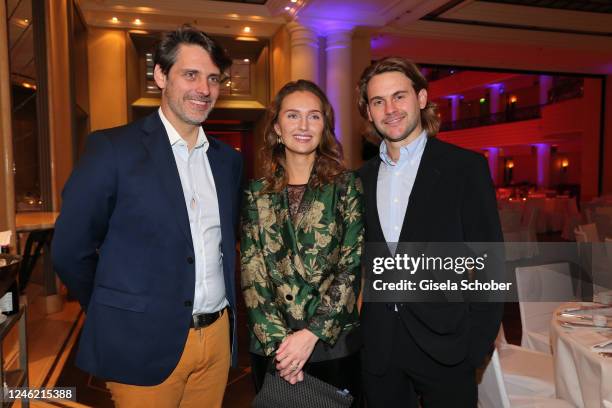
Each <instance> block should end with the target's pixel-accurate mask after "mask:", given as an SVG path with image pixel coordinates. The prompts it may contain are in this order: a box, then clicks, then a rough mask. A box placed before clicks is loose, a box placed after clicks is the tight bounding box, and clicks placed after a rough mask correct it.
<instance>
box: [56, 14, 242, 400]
mask: <svg viewBox="0 0 612 408" xmlns="http://www.w3.org/2000/svg"><path fill="white" fill-rule="evenodd" d="M154 59H155V61H154V62H155V71H154V78H155V81H156V83H157V85H158V86H159V88H160V89H161V91H162V96H161V106H160V109H159V110H158V111H156V112H155V113H153V114H151V115H149V116H147V117H146V118H144V119H142V120H139V121H136V122H133V123H130V124H128V125H126V126H122V127H118V128H114V129H107V130H102V131H98V132H95V133H93V134H92V135H91V136H90V137H89V139H88V142H87V147H86V149H85V153H84V155H83V157H82V159H81V160H80V162H79V164H78V166H77V167H76V168H75V169H74V171H73V173H72V175H71V177H70V179H69V180H68V182H67V184H66V186H65V188H64V192H63V207H62V211H61V214H60V216H59V218H58V220H57V223H56V230H55V236H54V239H53V247H52V255H53V261H54V266H55V268H56V271H57V273H58V274H59V276H60V278H61V279H62V281H63V282H64V283H65V284H66V286H67V287H68V289H69V291H70V292H71V293H72V294H73V295H75V296H76V297H77V299H78V300H79V302H80V304H81V306H82V307H83V309H84V310H85V311H86V320H85V325H84V327H83V332H82V335H81V341H80V345H79V352H78V355H77V365H78V366H79V367H81V368H82V369H84V370H85V371H88V372H90V373H91V374H93V375H96V376H98V377H101V378H105V379H107V380H108V383H107V384H108V386H109V388H110V390H111V393H112V395H113V399H114V401H115V403H116V405H117V406H120V407H121V406H125V407H130V408H132V407H139V406H143V407H145V406H146V407H149V406H153V405H154V406H162V407H165V406H178V405H179V404H180V405H181V406H182V407H187V406H193V407H203V406H205V407H220V406H221V403H222V400H223V393H224V390H225V385H226V382H227V376H228V371H229V366H230V360H231V358H230V354H231V353H232V350H233V356H232V357H234V358H235V351H236V349H235V347H231V345H235V344H236V341H235V336H232V335H231V334H230V325H231V323H230V322H232V323H233V318H232V317H233V316H234V315H235V314H234V310H235V305H236V303H235V299H236V298H235V288H234V268H235V257H234V255H235V240H236V237H235V230H236V224H237V219H238V206H239V193H240V184H241V183H240V182H241V175H242V159H241V156H240V155H239V154H238V153H237V152H236V151H234V150H233V149H232V148H231V147H229V146H227V145H225V144H223V143H221V142H219V141H216V140H214V139H212V138H207V137H206V135H205V134H204V131H203V130H202V127H201V123H202V122H204V121H205V119H206V117H207V116H208V113H209V112H210V111H211V110H212V108H213V105H214V103H215V101H216V99H217V97H218V95H219V89H220V86H221V82H222V80H223V78H224V75H225V72H227V70H228V68H229V67H230V65H231V60H230V59H229V58H228V56H227V55H226V54H225V52H224V50H223V49H222V48H221V47H220V45H219V44H217V43H216V42H215V41H213V40H212V39H211V38H209V37H208V36H207V35H206V34H204V33H202V32H201V31H199V30H196V29H194V28H191V27H188V26H184V27H182V28H180V29H177V30H176V31H173V32H169V33H166V34H165V36H164V37H163V39H162V41H161V42H160V44H159V46H158V48H157V50H156V52H155V57H154ZM232 332H233V333H235V330H232Z"/></svg>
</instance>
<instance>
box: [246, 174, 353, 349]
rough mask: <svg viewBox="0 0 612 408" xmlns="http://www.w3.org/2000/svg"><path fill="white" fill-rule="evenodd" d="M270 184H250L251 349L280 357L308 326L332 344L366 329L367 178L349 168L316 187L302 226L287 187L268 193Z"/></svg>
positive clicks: (306, 201)
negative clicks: (362, 322) (289, 339)
mask: <svg viewBox="0 0 612 408" xmlns="http://www.w3.org/2000/svg"><path fill="white" fill-rule="evenodd" d="M264 184H265V181H264V180H263V179H260V180H255V181H252V182H251V183H250V185H249V187H248V188H247V190H246V191H245V197H244V201H243V205H244V207H243V213H242V239H241V266H242V289H243V293H244V299H245V302H246V307H247V311H248V315H249V329H250V332H251V351H252V352H255V353H257V354H265V355H272V354H274V352H275V351H276V349H277V347H278V346H279V345H280V343H281V342H282V341H283V339H284V338H285V337H286V336H287V335H288V334H290V333H291V332H292V331H295V330H299V329H302V328H307V329H308V330H310V331H311V332H313V333H314V334H315V335H316V336H318V337H319V339H320V340H321V341H322V342H323V343H324V345H325V346H326V347H332V346H334V344H335V343H336V341H337V340H338V338H339V337H340V336H342V335H343V334H346V333H348V332H350V331H352V330H353V329H355V328H356V327H357V326H359V316H358V311H357V304H356V302H357V296H358V294H359V289H360V283H361V277H360V261H361V259H360V258H361V253H362V246H363V221H362V187H361V182H360V180H359V179H357V177H356V175H355V174H354V173H352V172H345V173H342V174H341V175H339V176H338V177H336V180H335V181H334V182H333V183H330V184H328V185H325V186H323V187H321V188H318V189H315V188H311V187H310V186H308V187H307V188H306V190H305V192H304V196H303V198H302V206H303V208H304V209H305V210H304V211H302V212H301V214H299V215H298V216H297V217H296V219H295V223H294V221H292V219H291V217H290V215H289V203H288V198H287V194H286V192H282V193H264V192H263V191H262V190H263V187H264ZM321 341H319V342H318V343H321Z"/></svg>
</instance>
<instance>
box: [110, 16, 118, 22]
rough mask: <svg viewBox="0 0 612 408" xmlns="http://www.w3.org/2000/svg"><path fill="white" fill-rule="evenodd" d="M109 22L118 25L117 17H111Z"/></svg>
mask: <svg viewBox="0 0 612 408" xmlns="http://www.w3.org/2000/svg"><path fill="white" fill-rule="evenodd" d="M111 21H112V22H113V23H118V22H119V19H118V18H117V17H113V18H111Z"/></svg>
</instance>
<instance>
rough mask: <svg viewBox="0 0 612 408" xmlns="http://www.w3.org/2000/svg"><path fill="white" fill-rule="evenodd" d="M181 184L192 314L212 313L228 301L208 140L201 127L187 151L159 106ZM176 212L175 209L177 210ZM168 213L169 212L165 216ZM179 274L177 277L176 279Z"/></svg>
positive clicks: (217, 205)
mask: <svg viewBox="0 0 612 408" xmlns="http://www.w3.org/2000/svg"><path fill="white" fill-rule="evenodd" d="M159 116H160V118H161V121H162V123H163V124H164V127H165V128H166V133H168V138H169V140H170V145H171V146H172V154H173V155H174V161H175V162H176V167H177V169H178V173H179V177H180V179H181V186H182V187H183V194H184V196H185V197H184V198H185V206H187V214H188V215H189V228H190V229H191V239H192V241H193V249H194V252H195V274H196V276H195V294H194V299H193V314H197V313H212V312H216V311H219V310H221V309H223V308H224V307H225V306H227V305H228V304H229V303H228V301H227V299H226V298H225V281H224V280H223V262H222V261H223V259H222V253H221V217H220V216H219V201H218V199H217V190H216V187H215V180H214V178H213V174H212V170H211V168H210V163H209V162H208V156H207V155H206V151H207V150H208V146H209V142H208V139H207V138H206V135H205V134H204V130H203V129H202V127H200V128H199V130H198V139H197V141H196V144H195V146H194V148H193V149H192V150H191V151H189V149H188V147H187V142H186V141H185V140H184V139H183V138H182V137H181V136H180V135H179V133H178V132H177V131H176V129H175V128H174V126H172V124H171V123H170V122H169V121H168V119H167V118H166V117H165V116H164V113H163V112H162V110H161V108H160V109H159ZM177 211H178V209H177ZM168 216H170V215H168ZM179 278H180V277H177V279H179Z"/></svg>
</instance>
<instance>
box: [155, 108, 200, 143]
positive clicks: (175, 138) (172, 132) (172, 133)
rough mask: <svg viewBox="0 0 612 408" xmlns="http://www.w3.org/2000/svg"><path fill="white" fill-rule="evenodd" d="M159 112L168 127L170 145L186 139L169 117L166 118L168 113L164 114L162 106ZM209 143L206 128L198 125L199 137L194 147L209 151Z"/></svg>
mask: <svg viewBox="0 0 612 408" xmlns="http://www.w3.org/2000/svg"><path fill="white" fill-rule="evenodd" d="M158 112H159V118H160V119H161V121H162V123H163V124H164V127H165V128H166V133H167V134H168V140H169V141H170V146H174V145H175V144H177V143H178V142H180V141H185V139H183V138H182V137H181V135H179V133H178V132H177V131H176V129H175V128H174V126H172V123H170V121H169V120H168V118H166V115H164V112H163V111H162V109H161V107H160V108H159V109H158ZM185 144H187V142H185ZM209 144H210V143H209V141H208V138H207V137H206V134H205V133H204V129H202V126H200V127H198V139H197V140H196V144H195V146H194V149H199V148H200V147H203V148H204V151H205V152H206V151H208V146H209Z"/></svg>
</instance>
